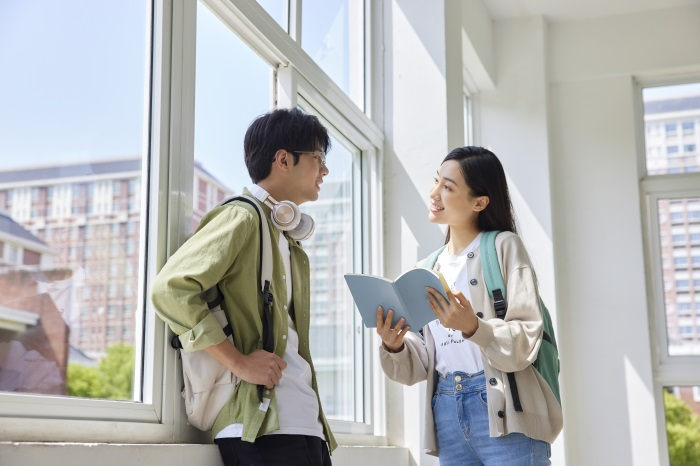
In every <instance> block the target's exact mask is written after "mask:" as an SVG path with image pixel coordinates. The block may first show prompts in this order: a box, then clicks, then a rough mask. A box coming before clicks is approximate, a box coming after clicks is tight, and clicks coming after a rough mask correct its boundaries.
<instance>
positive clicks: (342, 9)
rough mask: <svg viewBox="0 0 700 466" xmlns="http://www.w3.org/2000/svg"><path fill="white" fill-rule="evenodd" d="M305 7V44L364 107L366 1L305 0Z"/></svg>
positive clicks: (329, 72)
mask: <svg viewBox="0 0 700 466" xmlns="http://www.w3.org/2000/svg"><path fill="white" fill-rule="evenodd" d="M301 9H302V11H301V47H302V48H303V49H304V50H305V51H306V53H308V54H309V56H310V57H311V58H312V59H313V60H314V61H315V62H316V63H318V65H319V66H320V67H321V68H322V69H323V70H324V71H325V72H326V73H328V75H329V76H330V78H331V79H332V80H333V81H334V82H335V83H336V84H337V85H338V86H339V87H340V88H341V89H342V90H343V91H344V92H345V93H346V94H347V95H348V96H349V97H350V99H351V100H352V101H353V102H355V104H356V105H357V106H358V107H359V108H360V109H361V110H364V109H365V102H364V99H365V89H364V83H365V79H364V69H365V68H364V61H365V54H364V50H365V41H364V35H365V27H364V1H363V0H304V1H303V2H301Z"/></svg>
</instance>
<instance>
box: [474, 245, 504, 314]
mask: <svg viewBox="0 0 700 466" xmlns="http://www.w3.org/2000/svg"><path fill="white" fill-rule="evenodd" d="M499 233H500V231H485V232H483V233H482V234H481V242H480V244H479V249H480V254H481V269H482V271H483V274H484V283H486V289H487V290H488V292H489V296H490V297H491V299H492V300H493V307H494V309H495V311H496V317H498V318H499V319H504V318H505V316H506V285H505V283H504V281H503V274H502V273H501V266H500V265H499V263H498V252H497V251H496V236H497V235H498V234H499Z"/></svg>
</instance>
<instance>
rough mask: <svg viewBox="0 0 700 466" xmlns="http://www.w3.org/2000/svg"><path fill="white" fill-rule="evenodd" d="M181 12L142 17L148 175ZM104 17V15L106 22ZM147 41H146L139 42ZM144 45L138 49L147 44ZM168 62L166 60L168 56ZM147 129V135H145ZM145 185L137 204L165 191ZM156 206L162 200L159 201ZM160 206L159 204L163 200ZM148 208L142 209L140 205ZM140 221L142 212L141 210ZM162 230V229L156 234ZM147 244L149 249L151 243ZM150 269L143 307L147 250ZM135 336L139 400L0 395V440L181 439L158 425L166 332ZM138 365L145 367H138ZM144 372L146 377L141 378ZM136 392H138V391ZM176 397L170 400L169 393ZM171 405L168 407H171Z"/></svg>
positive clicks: (160, 3)
mask: <svg viewBox="0 0 700 466" xmlns="http://www.w3.org/2000/svg"><path fill="white" fill-rule="evenodd" d="M185 8H186V7H183V6H182V5H178V6H177V7H175V8H173V7H172V5H171V3H170V1H169V0H155V1H154V2H153V4H152V9H151V11H150V12H149V16H148V17H147V18H146V20H147V22H148V24H152V30H151V31H149V32H150V35H151V36H152V38H153V41H152V49H151V50H150V51H147V53H146V57H147V63H148V64H150V63H151V62H153V68H151V66H148V65H147V66H146V69H145V79H144V86H145V87H146V89H150V90H151V92H150V94H147V95H149V97H150V99H151V105H146V106H145V107H146V110H145V111H146V112H147V113H146V118H145V120H144V124H145V125H147V129H146V132H145V134H149V132H150V134H151V135H152V139H151V140H150V141H148V140H147V139H146V140H144V142H143V144H144V147H143V153H144V154H150V158H151V162H152V163H151V165H152V166H153V168H152V171H151V172H150V173H158V167H159V165H160V162H161V160H160V159H166V160H167V147H168V146H167V144H164V142H166V139H164V138H160V137H158V136H159V135H163V134H168V133H169V130H168V128H167V127H164V126H165V125H163V124H162V123H161V116H163V117H165V118H164V120H165V121H167V120H168V118H167V116H168V110H169V107H170V102H169V101H168V98H169V87H170V83H168V82H166V80H167V79H168V78H169V76H170V75H171V72H170V70H169V69H168V68H169V67H170V63H171V62H170V60H169V56H170V52H171V40H170V36H171V34H172V35H173V36H176V35H181V34H182V32H181V31H179V30H178V22H177V21H176V20H175V19H176V18H178V17H182V16H183V15H184V14H185V11H184V9H185ZM105 19H107V18H105ZM148 43H150V41H146V42H145V44H148ZM145 44H144V45H145ZM166 57H167V58H166ZM149 107H152V109H153V111H152V115H153V118H152V119H150V118H149V113H148V108H149ZM149 130H150V131H149ZM148 167H149V156H148V155H146V156H144V157H143V161H142V167H141V169H142V172H141V173H142V176H144V177H148V176H149V171H148V169H149V168H148ZM151 181H152V182H151V183H142V184H141V188H142V189H141V190H140V193H139V196H140V198H141V200H142V201H144V202H145V201H147V199H149V198H150V199H154V200H156V201H158V200H160V199H162V198H161V197H158V196H157V195H153V193H158V190H159V189H162V188H163V186H162V184H161V183H159V182H158V181H159V180H151ZM149 184H150V185H151V187H152V193H147V192H146V189H145V188H146V187H147V186H149ZM161 203H162V202H161ZM162 204H163V203H162ZM144 205H146V204H144ZM148 210H149V212H148V215H149V216H148V222H149V226H150V228H149V230H151V231H156V232H158V231H159V229H157V228H154V227H155V226H156V225H157V223H158V222H157V219H158V218H159V216H161V214H160V211H161V210H162V205H157V204H156V203H155V202H154V203H151V204H149V209H148ZM143 215H144V217H142V219H145V218H146V217H145V215H146V209H144V211H143ZM140 223H141V225H142V228H141V234H140V237H141V238H144V240H143V241H142V244H141V247H140V251H139V257H140V263H142V264H145V263H146V261H145V260H146V241H145V238H146V221H141V222H140ZM160 230H163V229H160ZM151 244H155V243H153V242H151ZM149 253H150V254H149V262H148V263H147V264H148V267H149V269H148V271H146V270H140V272H139V278H138V283H139V296H140V303H141V306H140V307H141V308H142V309H143V308H145V307H146V301H147V297H146V296H145V289H146V287H145V282H146V278H147V277H152V276H153V274H154V270H155V264H156V261H155V260H152V259H153V257H155V256H154V254H153V252H152V251H151V250H149ZM136 333H137V334H143V335H145V343H142V342H140V341H139V342H137V344H136V348H135V350H136V351H135V353H136V354H143V364H142V362H141V361H139V360H137V361H136V370H135V376H134V387H135V391H136V390H137V391H138V393H135V395H137V396H136V399H141V401H140V402H131V401H108V400H99V399H83V398H69V397H56V396H44V395H34V394H32V395H27V394H23V393H6V392H5V393H0V413H2V422H3V423H5V422H6V423H7V425H11V426H12V429H3V430H2V431H0V440H1V441H5V440H7V441H44V442H85V441H90V442H108V443H112V442H124V443H143V442H152V443H155V442H172V441H173V438H174V437H177V436H178V435H179V433H178V431H179V430H180V429H179V428H178V429H175V424H173V423H172V422H164V421H165V420H167V418H168V417H171V418H172V411H173V410H172V409H170V410H168V409H163V407H164V406H166V404H165V403H164V402H163V398H164V395H163V393H162V391H163V390H162V387H163V381H162V374H163V370H162V369H163V363H162V361H163V353H164V351H163V347H164V345H163V341H164V333H165V332H164V331H163V328H162V325H157V324H156V322H155V319H154V317H153V316H152V315H149V313H148V312H146V313H145V315H144V318H143V319H137V329H136ZM142 366H143V367H142ZM142 370H143V371H144V373H146V374H152V375H153V376H152V377H144V378H143V387H142V376H141V373H142ZM136 387H138V388H136ZM172 397H174V395H172ZM171 405H172V403H171Z"/></svg>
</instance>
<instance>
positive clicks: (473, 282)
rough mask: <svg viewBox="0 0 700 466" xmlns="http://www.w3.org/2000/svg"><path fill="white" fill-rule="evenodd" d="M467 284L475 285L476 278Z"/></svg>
mask: <svg viewBox="0 0 700 466" xmlns="http://www.w3.org/2000/svg"><path fill="white" fill-rule="evenodd" d="M469 283H471V284H472V285H476V284H477V283H479V282H477V281H476V278H472V279H471V280H469Z"/></svg>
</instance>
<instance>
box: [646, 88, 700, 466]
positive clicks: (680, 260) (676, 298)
mask: <svg viewBox="0 0 700 466" xmlns="http://www.w3.org/2000/svg"><path fill="white" fill-rule="evenodd" d="M697 96H700V83H691V84H682V85H669V86H661V87H649V88H644V89H643V90H642V101H643V105H642V107H643V109H644V115H643V123H641V122H640V133H642V134H646V133H647V131H646V130H644V129H642V124H643V125H644V127H648V125H652V124H661V125H663V128H664V130H665V134H666V136H667V138H669V137H676V136H678V132H679V127H680V128H682V132H683V135H684V136H687V135H689V134H693V133H694V131H695V125H694V122H693V121H689V120H687V118H689V115H691V117H690V118H693V117H695V118H697V117H698V116H700V105H698V102H699V101H700V99H698V98H697ZM669 109H672V110H669ZM681 118H686V120H681ZM679 122H680V123H679ZM659 141H661V144H663V146H662V147H665V153H666V154H667V155H670V156H667V157H663V156H662V157H658V158H652V157H650V156H649V153H650V148H651V145H653V144H657V145H658V144H659V143H660V142H659ZM671 141H676V139H672V140H671ZM646 145H647V147H646V150H645V153H646V158H645V160H644V161H643V166H644V167H645V170H644V172H645V175H644V176H643V177H642V180H641V183H640V185H641V190H642V193H643V195H644V196H645V199H646V208H645V212H644V215H645V216H646V218H647V219H648V220H649V223H648V225H649V229H648V230H647V231H646V232H645V241H647V243H648V244H649V246H650V247H649V248H648V254H647V257H646V267H647V274H648V276H649V283H650V286H651V294H652V296H653V299H652V300H651V305H650V309H649V312H650V320H651V322H652V329H653V330H652V342H653V345H654V347H655V348H654V351H653V367H654V377H655V387H656V390H658V391H657V393H658V396H657V398H656V399H657V403H659V404H660V405H661V406H663V408H664V409H663V412H664V413H665V418H661V419H659V425H665V426H666V427H667V440H668V450H669V451H670V452H671V454H672V455H673V454H675V453H674V452H676V451H681V450H682V449H683V448H682V447H681V446H680V445H679V444H678V443H677V441H678V440H677V438H676V437H675V435H676V434H675V433H676V432H678V429H696V430H697V429H698V428H700V424H698V423H697V418H695V421H693V422H691V423H690V424H688V422H686V421H688V419H690V417H688V415H689V413H692V412H700V406H699V405H698V403H697V401H696V400H694V399H693V396H692V387H690V386H682V385H681V384H683V383H687V382H688V380H691V381H692V382H693V383H694V384H699V385H700V377H697V376H691V377H690V378H688V377H684V376H680V375H679V374H690V373H694V374H697V371H695V372H693V369H692V368H693V367H696V366H697V365H698V364H700V334H699V333H698V325H697V320H698V319H699V318H700V305H699V304H700V302H699V300H698V298H697V296H698V295H697V291H696V290H695V289H696V288H697V287H700V279H698V278H696V276H694V275H692V274H693V273H694V267H696V266H697V265H698V264H699V263H700V260H696V257H697V254H696V253H694V251H695V249H693V245H696V244H700V230H699V229H696V228H697V226H696V225H695V222H696V221H697V220H696V212H697V207H696V206H697V203H698V202H699V201H700V174H698V172H697V169H696V167H697V160H696V157H695V156H692V157H691V156H685V154H686V153H694V152H695V151H696V145H695V144H694V143H690V142H684V143H683V144H682V145H680V146H679V145H678V144H677V143H676V142H672V143H671V144H665V142H664V139H661V140H659V139H654V140H653V141H652V140H650V138H649V137H648V134H647V140H646ZM679 147H682V151H683V154H679V151H680V149H679ZM640 159H641V157H640ZM667 174H669V175H674V176H672V177H659V176H656V175H667ZM675 174H684V175H683V176H684V177H685V178H683V180H682V181H681V179H680V177H678V176H675ZM670 178H674V179H670ZM665 235H670V237H671V241H670V243H668V242H664V241H661V238H662V237H663V236H665ZM689 257H690V259H689ZM664 264H668V266H664ZM680 413H685V414H682V415H681V414H680ZM691 424H692V425H691ZM691 455H695V456H692V459H691V460H690V461H691V463H695V462H699V461H700V450H697V451H693V452H692V453H691ZM674 461H678V459H676V460H674V457H673V456H671V458H670V464H676V463H674ZM678 464H680V463H678Z"/></svg>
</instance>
